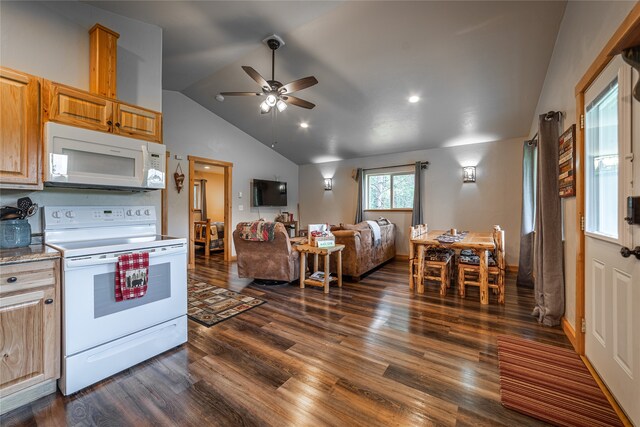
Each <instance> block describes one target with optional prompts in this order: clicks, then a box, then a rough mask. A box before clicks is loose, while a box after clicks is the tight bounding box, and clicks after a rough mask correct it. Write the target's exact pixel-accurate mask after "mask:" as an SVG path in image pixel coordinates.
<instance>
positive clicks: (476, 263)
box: [458, 225, 506, 304]
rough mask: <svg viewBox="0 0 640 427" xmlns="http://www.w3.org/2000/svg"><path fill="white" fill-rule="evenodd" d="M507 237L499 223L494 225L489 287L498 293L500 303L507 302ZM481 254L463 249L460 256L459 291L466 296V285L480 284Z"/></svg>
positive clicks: (489, 260) (489, 261) (462, 295)
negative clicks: (493, 251) (493, 245)
mask: <svg viewBox="0 0 640 427" xmlns="http://www.w3.org/2000/svg"><path fill="white" fill-rule="evenodd" d="M504 240H505V237H504V230H502V229H501V228H500V226H499V225H496V226H494V227H493V241H494V243H495V245H496V250H495V253H494V254H490V255H489V259H488V263H489V269H488V275H489V288H490V289H493V290H494V291H496V292H497V293H498V303H500V304H504V302H505V272H506V262H505V242H504ZM479 276H480V256H479V255H477V254H471V253H469V252H467V251H463V253H461V255H460V257H459V258H458V293H459V294H460V296H461V297H463V298H464V296H465V293H466V292H465V291H466V288H465V287H466V286H478V287H479V286H480V280H479Z"/></svg>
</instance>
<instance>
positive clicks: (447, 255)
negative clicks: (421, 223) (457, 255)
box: [424, 247, 454, 296]
mask: <svg viewBox="0 0 640 427" xmlns="http://www.w3.org/2000/svg"><path fill="white" fill-rule="evenodd" d="M453 255H454V251H453V249H448V248H442V247H431V248H428V249H427V250H426V251H425V263H424V280H435V281H436V282H439V283H440V295H443V296H444V295H446V294H447V288H449V286H450V283H451V277H452V276H453V268H452V267H453Z"/></svg>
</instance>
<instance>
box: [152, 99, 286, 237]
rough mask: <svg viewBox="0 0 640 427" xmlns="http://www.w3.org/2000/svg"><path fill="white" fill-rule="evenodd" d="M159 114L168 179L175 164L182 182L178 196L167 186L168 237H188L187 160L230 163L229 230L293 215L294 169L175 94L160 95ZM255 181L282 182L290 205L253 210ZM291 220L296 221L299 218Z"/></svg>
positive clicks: (239, 131)
mask: <svg viewBox="0 0 640 427" xmlns="http://www.w3.org/2000/svg"><path fill="white" fill-rule="evenodd" d="M163 115H164V143H165V144H166V146H167V150H169V151H170V152H171V159H170V161H169V171H168V172H169V175H170V176H173V173H174V172H175V170H176V167H177V165H178V163H179V164H180V165H181V167H182V170H183V172H184V174H185V183H186V185H185V187H184V189H183V190H182V191H181V192H180V193H178V192H177V191H176V187H175V184H174V183H173V182H171V183H170V185H169V197H168V206H169V224H168V233H169V234H170V235H173V236H188V234H189V210H188V209H189V191H188V188H187V186H188V183H189V162H188V159H187V156H197V157H205V158H207V159H213V160H223V161H227V162H232V163H233V182H232V187H233V191H232V192H233V195H232V196H233V197H232V205H233V209H232V221H231V226H232V230H233V229H235V225H236V224H237V223H238V222H240V221H251V220H256V219H258V218H260V217H264V218H265V219H267V220H272V221H273V220H274V219H275V216H276V215H277V214H278V213H279V212H280V210H282V211H289V212H297V204H298V165H296V164H295V163H293V162H291V161H290V160H288V159H286V158H284V157H283V156H282V155H280V154H278V153H277V152H276V151H274V150H272V149H270V148H268V147H266V146H265V145H264V144H262V143H260V142H259V141H257V140H256V139H254V138H253V137H251V136H249V135H248V134H246V133H244V132H243V131H241V130H240V129H238V128H237V127H235V126H233V125H232V124H230V123H229V122H227V121H225V120H224V119H222V118H220V117H218V116H216V115H215V114H213V113H212V112H211V111H209V110H207V109H205V108H204V107H202V106H201V105H199V104H197V103H196V102H195V101H193V100H191V99H189V98H187V97H186V96H185V95H183V94H181V93H179V92H174V91H167V90H166V91H164V93H163ZM175 155H179V156H182V157H183V160H176V159H175ZM253 178H259V179H271V180H274V179H277V180H279V181H284V182H286V183H287V202H288V206H287V207H283V208H282V209H279V208H260V210H259V211H258V209H257V208H252V207H251V203H250V202H251V198H250V194H251V191H250V184H249V183H250V181H251V180H252V179H253ZM239 192H242V198H240V197H239V194H238V193H239ZM240 205H242V206H243V210H240V208H239V206H240ZM295 216H296V217H297V214H296V215H295ZM230 231H231V230H230Z"/></svg>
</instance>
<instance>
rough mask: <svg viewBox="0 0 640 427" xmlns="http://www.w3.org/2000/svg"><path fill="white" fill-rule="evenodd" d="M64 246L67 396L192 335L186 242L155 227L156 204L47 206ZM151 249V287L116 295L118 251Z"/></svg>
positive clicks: (54, 243)
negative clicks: (142, 292)
mask: <svg viewBox="0 0 640 427" xmlns="http://www.w3.org/2000/svg"><path fill="white" fill-rule="evenodd" d="M43 216H44V239H45V244H46V245H48V246H50V247H52V248H54V249H57V250H58V251H60V252H61V253H62V376H61V378H60V380H59V381H58V387H59V388H60V390H61V391H62V393H63V394H65V395H68V394H71V393H75V392H76V391H78V390H81V389H82V388H84V387H87V386H89V385H91V384H94V383H96V382H98V381H100V380H102V379H105V378H107V377H109V376H111V375H113V374H115V373H117V372H120V371H122V370H124V369H127V368H129V367H131V366H133V365H135V364H137V363H140V362H142V361H144V360H146V359H149V358H151V357H153V356H156V355H157V354H160V353H162V352H164V351H166V350H169V349H171V348H173V347H176V346H178V345H180V344H182V343H184V342H186V340H187V317H186V313H187V241H186V239H184V238H174V237H168V236H161V235H158V234H157V231H156V213H155V208H154V207H153V206H131V207H130V206H111V207H106V206H46V207H44V214H43ZM132 252H149V280H148V283H149V284H148V288H147V293H146V294H145V295H144V296H143V297H140V298H136V299H129V300H124V301H120V302H116V300H115V272H116V265H117V262H118V256H120V255H122V254H127V253H132Z"/></svg>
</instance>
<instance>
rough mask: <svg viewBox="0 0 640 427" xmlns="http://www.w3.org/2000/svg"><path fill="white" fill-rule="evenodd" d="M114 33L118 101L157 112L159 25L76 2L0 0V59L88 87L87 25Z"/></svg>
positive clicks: (159, 102) (11, 65)
mask: <svg viewBox="0 0 640 427" xmlns="http://www.w3.org/2000/svg"><path fill="white" fill-rule="evenodd" d="M96 23H100V24H102V25H104V26H105V27H107V28H110V29H112V30H114V31H115V32H117V33H119V34H120V38H119V39H118V75H117V78H118V81H117V84H118V85H117V90H118V99H121V100H123V101H126V102H130V103H132V104H134V105H139V106H141V107H146V108H150V109H152V110H156V111H162V29H161V28H160V27H157V26H155V25H151V24H146V23H143V22H140V21H136V20H133V19H129V18H125V17H123V16H120V15H116V14H114V13H111V12H107V11H105V10H102V9H98V8H96V7H93V6H90V5H87V4H84V3H79V2H75V1H73V2H46V1H45V2H30V1H21V2H5V1H3V2H0V63H1V64H2V65H3V66H6V67H9V68H14V69H17V70H20V71H24V72H26V73H30V74H33V75H36V76H40V77H44V78H46V79H49V80H53V81H55V82H58V83H64V84H67V85H70V86H73V87H77V88H80V89H83V90H89V29H90V28H91V27H93V25H94V24H96Z"/></svg>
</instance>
